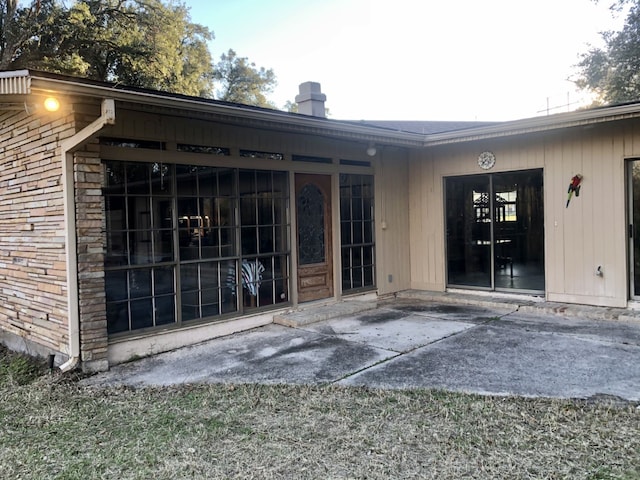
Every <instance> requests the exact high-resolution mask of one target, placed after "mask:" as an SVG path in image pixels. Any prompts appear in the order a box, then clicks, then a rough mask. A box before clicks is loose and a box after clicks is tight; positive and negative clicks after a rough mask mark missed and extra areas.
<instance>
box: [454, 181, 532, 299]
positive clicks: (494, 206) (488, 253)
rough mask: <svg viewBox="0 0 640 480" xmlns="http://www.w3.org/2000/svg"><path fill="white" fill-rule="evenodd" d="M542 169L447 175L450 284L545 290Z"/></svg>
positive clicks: (499, 288)
mask: <svg viewBox="0 0 640 480" xmlns="http://www.w3.org/2000/svg"><path fill="white" fill-rule="evenodd" d="M542 178H543V177H542V170H526V171H520V172H507V173H496V174H485V175H474V176H466V177H451V178H447V179H445V190H446V212H447V213H446V223H447V233H446V235H447V239H446V240H447V284H448V285H449V286H468V287H477V288H483V289H495V290H518V291H522V292H532V293H538V292H543V291H544V206H543V190H542Z"/></svg>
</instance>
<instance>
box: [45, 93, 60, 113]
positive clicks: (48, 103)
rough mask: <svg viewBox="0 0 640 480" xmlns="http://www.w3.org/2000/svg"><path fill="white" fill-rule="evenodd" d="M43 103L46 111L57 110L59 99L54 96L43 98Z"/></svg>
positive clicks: (58, 108)
mask: <svg viewBox="0 0 640 480" xmlns="http://www.w3.org/2000/svg"><path fill="white" fill-rule="evenodd" d="M43 105H44V109H45V110H46V111H47V112H57V111H58V110H60V101H59V100H58V99H57V98H56V97H47V98H45V99H44V103H43Z"/></svg>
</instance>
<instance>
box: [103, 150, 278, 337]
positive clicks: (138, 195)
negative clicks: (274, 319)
mask: <svg viewBox="0 0 640 480" xmlns="http://www.w3.org/2000/svg"><path fill="white" fill-rule="evenodd" d="M105 170H106V175H105V186H104V195H105V206H106V216H107V225H106V227H107V232H106V235H107V254H106V260H105V284H106V295H107V321H108V330H109V332H110V333H119V332H127V331H133V330H139V329H142V328H148V327H157V326H164V325H167V324H176V323H182V322H191V321H196V320H199V319H206V318H215V317H216V316H220V315H225V314H231V313H234V312H238V313H241V312H244V311H247V310H251V309H256V308H260V307H265V306H269V305H273V304H275V303H279V302H286V301H288V299H289V276H288V272H289V268H288V265H289V243H288V239H289V215H288V203H289V199H288V184H287V174H286V173H285V172H272V171H259V170H238V169H230V168H218V167H205V166H195V165H167V164H160V163H136V162H117V161H108V162H105Z"/></svg>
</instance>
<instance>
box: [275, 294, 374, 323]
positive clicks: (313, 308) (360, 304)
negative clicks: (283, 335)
mask: <svg viewBox="0 0 640 480" xmlns="http://www.w3.org/2000/svg"><path fill="white" fill-rule="evenodd" d="M377 306H378V303H377V302H376V301H375V300H367V301H362V300H345V301H342V302H338V303H331V304H323V305H305V306H304V307H300V308H298V309H297V310H295V311H292V312H285V313H280V314H277V315H275V316H274V317H273V323H277V324H278V325H284V326H285V327H301V326H304V325H309V324H311V323H315V322H320V321H322V320H329V319H330V318H336V317H342V316H348V315H356V314H358V313H360V312H364V311H367V310H373V309H374V308H377Z"/></svg>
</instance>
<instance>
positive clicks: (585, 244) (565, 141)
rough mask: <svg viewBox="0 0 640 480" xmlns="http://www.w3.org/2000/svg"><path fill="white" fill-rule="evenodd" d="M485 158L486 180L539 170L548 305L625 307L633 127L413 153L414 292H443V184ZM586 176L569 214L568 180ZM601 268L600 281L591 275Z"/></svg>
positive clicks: (639, 149)
mask: <svg viewBox="0 0 640 480" xmlns="http://www.w3.org/2000/svg"><path fill="white" fill-rule="evenodd" d="M485 150H490V151H492V152H494V153H495V155H496V158H497V161H496V165H495V167H494V168H493V169H492V170H491V172H506V171H512V170H525V169H533V168H543V169H544V205H545V207H544V208H545V212H544V214H545V272H546V296H547V299H548V300H551V301H561V302H570V303H584V304H594V305H603V306H618V307H620V306H626V304H627V298H628V288H627V265H628V259H627V237H626V224H627V221H626V216H625V215H626V214H625V208H626V205H625V158H630V157H634V156H638V155H640V124H639V123H638V121H627V122H618V123H614V124H608V125H604V126H590V127H588V128H573V129H566V130H563V131H561V132H555V133H547V134H535V135H529V136H518V137H512V138H503V139H496V140H492V141H482V142H480V141H477V142H469V143H466V144H461V145H447V146H439V147H433V148H431V149H428V150H426V151H424V152H415V153H414V155H413V157H412V159H411V162H410V167H409V178H410V183H409V188H410V192H411V194H410V205H409V211H410V223H411V228H410V248H411V286H412V288H419V289H429V290H440V291H442V290H444V289H445V286H446V279H445V268H446V263H445V244H444V241H445V225H444V215H443V213H444V200H443V199H444V192H443V184H444V178H445V177H447V176H454V175H473V174H482V173H483V172H484V171H483V170H482V169H480V167H478V165H477V161H476V160H477V157H478V154H479V153H480V152H482V151H485ZM577 173H580V174H582V175H583V176H584V179H583V182H582V189H581V193H580V197H578V198H573V200H572V201H571V204H570V205H569V207H568V208H566V207H565V204H566V200H567V188H568V185H569V182H570V179H571V177H572V176H573V175H575V174H577ZM598 266H601V267H602V270H603V272H604V275H603V276H602V277H600V276H597V275H595V271H596V268H597V267H598Z"/></svg>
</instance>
